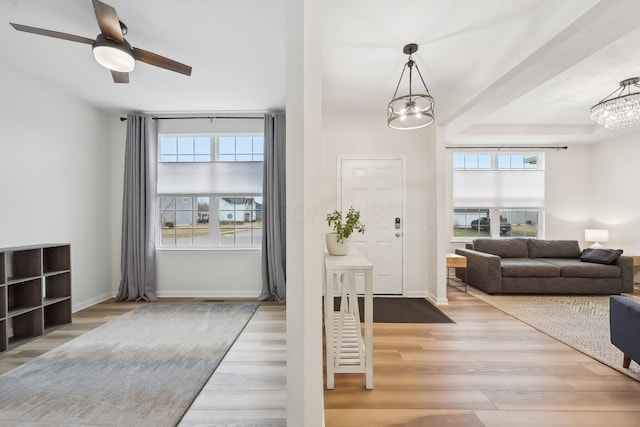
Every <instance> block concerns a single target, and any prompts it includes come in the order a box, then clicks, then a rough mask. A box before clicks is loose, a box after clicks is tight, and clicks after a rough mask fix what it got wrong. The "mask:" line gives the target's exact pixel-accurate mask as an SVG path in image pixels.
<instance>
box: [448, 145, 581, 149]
mask: <svg viewBox="0 0 640 427" xmlns="http://www.w3.org/2000/svg"><path fill="white" fill-rule="evenodd" d="M446 148H447V150H490V149H491V150H501V149H507V150H514V149H520V150H567V149H569V147H568V146H566V145H562V146H546V147H545V146H539V145H517V146H509V145H494V146H490V145H489V146H487V145H485V146H482V145H478V146H477V147H474V146H464V147H455V146H448V147H446Z"/></svg>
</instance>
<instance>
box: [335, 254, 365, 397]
mask: <svg viewBox="0 0 640 427" xmlns="http://www.w3.org/2000/svg"><path fill="white" fill-rule="evenodd" d="M355 273H364V337H362V334H361V329H360V316H359V308H358V300H357V298H358V296H357V294H356V285H355V280H354V274H355ZM336 281H342V290H341V297H342V298H341V299H340V301H341V302H340V311H338V312H334V311H333V288H334V283H335V282H336ZM323 284H324V309H325V312H324V329H325V335H326V345H325V346H326V358H327V364H326V368H327V389H329V390H331V389H333V388H334V375H335V374H340V373H364V374H365V387H366V388H367V389H369V390H370V389H373V264H371V262H369V260H367V259H366V258H365V257H364V256H362V255H361V254H360V253H359V252H358V251H357V250H356V249H353V248H351V250H350V251H349V253H348V254H347V255H345V256H332V255H329V254H328V253H325V254H324V280H323Z"/></svg>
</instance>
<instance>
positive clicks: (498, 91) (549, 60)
mask: <svg viewBox="0 0 640 427" xmlns="http://www.w3.org/2000/svg"><path fill="white" fill-rule="evenodd" d="M639 14H640V2H638V1H637V0H602V1H600V2H599V3H597V4H596V5H595V6H593V7H592V8H591V9H589V10H588V11H587V12H585V13H584V14H583V15H582V16H580V17H579V18H578V19H576V20H575V21H574V22H573V23H572V24H571V25H569V26H567V27H566V28H565V29H564V30H562V31H561V32H560V33H558V34H557V35H556V36H555V37H553V38H552V39H551V40H549V41H548V42H547V43H545V44H544V45H542V46H541V47H540V48H539V49H537V50H536V51H535V52H533V53H532V54H531V55H530V56H528V57H527V58H526V59H525V60H523V61H522V62H520V63H519V64H518V65H516V66H515V67H514V68H512V69H511V70H510V71H508V72H507V73H505V74H504V75H503V76H502V77H500V78H499V79H497V80H496V81H495V82H494V83H493V84H491V85H490V86H489V87H487V88H486V89H485V90H484V91H482V92H481V93H480V94H479V95H477V96H476V97H474V98H473V99H471V100H470V101H469V102H467V103H466V104H464V105H462V106H461V107H460V108H458V109H457V110H456V111H455V112H454V113H453V114H451V115H449V116H448V117H447V118H446V119H444V120H443V121H442V122H440V125H442V126H446V127H447V134H448V135H455V134H459V133H461V132H463V131H465V130H466V129H467V128H469V127H470V126H472V125H473V124H475V123H477V122H478V121H479V120H481V119H482V118H484V117H486V116H487V115H489V114H491V113H493V112H495V111H497V110H498V109H500V108H502V107H504V106H505V105H507V104H509V103H511V102H512V101H514V100H516V99H518V98H519V97H521V96H523V95H524V94H526V93H528V92H530V91H531V90H533V89H535V88H536V87H538V86H540V85H541V84H543V83H545V82H546V81H548V80H550V79H552V78H553V77H555V76H557V75H558V74H560V73H562V72H563V71H565V70H567V69H568V68H570V67H572V66H574V65H576V64H577V63H579V62H580V61H582V60H584V59H585V58H587V57H589V56H590V55H592V54H593V53H595V52H597V51H598V50H600V49H602V48H603V47H605V46H607V45H609V44H610V43H612V42H614V41H616V40H618V39H619V38H621V37H623V36H624V35H626V34H627V33H629V32H631V31H633V30H635V29H636V28H638V26H640V21H639V20H638V18H637V17H638V15H639Z"/></svg>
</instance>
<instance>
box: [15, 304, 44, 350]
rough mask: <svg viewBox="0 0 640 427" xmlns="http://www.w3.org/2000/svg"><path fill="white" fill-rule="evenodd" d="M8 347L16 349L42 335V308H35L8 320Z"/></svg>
mask: <svg viewBox="0 0 640 427" xmlns="http://www.w3.org/2000/svg"><path fill="white" fill-rule="evenodd" d="M7 322H9V324H10V325H8V327H7V335H8V336H7V338H8V340H7V341H8V347H9V348H10V347H14V346H17V345H19V344H21V343H22V342H23V341H27V340H30V339H33V338H35V337H38V336H40V335H42V333H43V329H42V308H41V307H38V308H34V309H31V310H30V311H24V312H23V313H21V314H18V315H15V316H12V317H9V318H7Z"/></svg>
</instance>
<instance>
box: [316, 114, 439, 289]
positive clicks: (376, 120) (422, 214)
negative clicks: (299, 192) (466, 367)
mask: <svg viewBox="0 0 640 427" xmlns="http://www.w3.org/2000/svg"><path fill="white" fill-rule="evenodd" d="M435 130H436V128H435V127H434V126H429V127H427V128H424V129H420V130H414V131H398V130H393V129H390V128H388V127H387V124H386V117H385V114H384V111H383V113H382V114H375V115H354V114H349V115H340V114H327V113H325V114H324V115H323V123H322V159H321V160H322V180H323V181H324V184H323V187H322V188H323V190H322V199H321V200H322V203H323V205H324V208H323V209H322V212H323V213H324V214H325V215H326V212H328V211H330V210H332V209H335V207H336V204H337V203H338V194H337V188H338V186H337V179H338V170H337V159H338V157H339V156H358V155H376V156H384V155H389V156H402V157H404V158H405V159H406V163H405V167H406V171H405V173H406V208H407V212H406V214H405V218H404V221H405V224H404V225H405V228H404V236H405V237H404V238H405V247H406V253H405V254H404V262H405V265H406V267H405V272H406V277H404V294H405V295H406V296H414V297H415V296H428V297H430V298H432V299H434V300H435V299H436V294H437V292H436V272H435V271H436V258H437V255H436V253H437V252H436V250H437V244H436V242H437V240H436V212H437V211H436V137H435ZM318 280H319V279H318Z"/></svg>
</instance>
